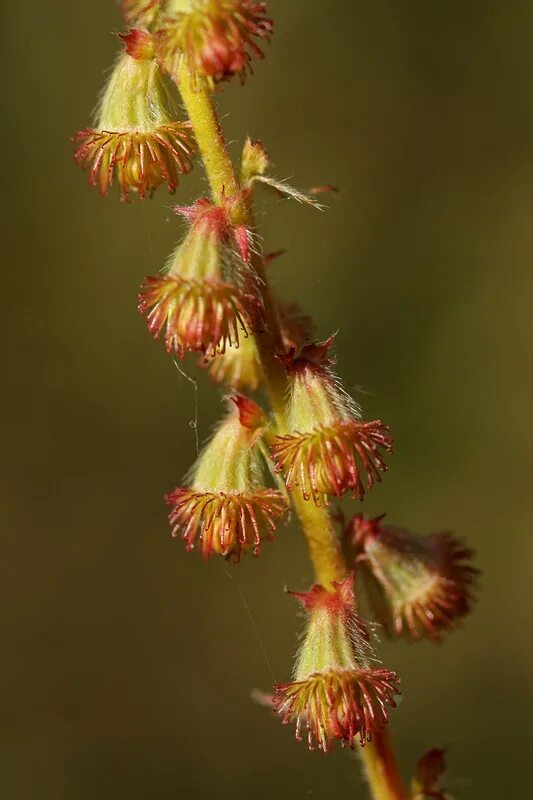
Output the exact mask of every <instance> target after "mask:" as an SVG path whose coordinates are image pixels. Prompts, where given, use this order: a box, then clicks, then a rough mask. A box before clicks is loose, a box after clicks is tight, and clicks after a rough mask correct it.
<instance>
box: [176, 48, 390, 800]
mask: <svg viewBox="0 0 533 800" xmlns="http://www.w3.org/2000/svg"><path fill="white" fill-rule="evenodd" d="M177 85H178V88H179V90H180V93H181V97H182V100H183V103H184V105H185V108H186V110H187V114H188V116H189V119H190V121H191V123H192V126H193V129H194V133H195V136H196V141H197V143H198V148H199V151H200V155H201V157H202V159H203V162H204V167H205V171H206V174H207V178H208V180H209V184H210V187H211V192H212V194H213V198H214V200H215V202H217V203H220V202H222V201H223V200H224V199H228V198H232V199H233V201H234V202H233V203H232V213H233V215H234V221H235V222H236V223H238V224H244V225H246V226H247V227H248V228H249V229H250V230H251V231H254V229H255V220H254V215H253V210H252V207H251V204H250V201H249V198H248V197H247V196H246V194H245V193H244V192H242V190H241V187H240V184H239V181H238V179H237V176H236V174H235V170H234V169H233V165H232V163H231V159H230V156H229V153H228V148H227V145H226V142H225V139H224V135H223V133H222V128H221V126H220V122H219V120H218V117H217V113H216V110H215V107H214V104H213V100H212V98H211V95H210V94H209V92H208V91H207V90H203V89H199V88H198V87H193V85H192V82H191V78H190V74H189V72H188V69H187V67H186V65H185V63H184V64H183V65H182V66H181V68H180V72H179V75H178V80H177ZM253 267H254V269H255V271H256V272H257V274H258V276H259V279H260V284H261V293H262V299H263V304H264V308H265V319H266V326H265V330H264V331H262V332H259V333H256V334H255V338H256V341H257V345H258V349H259V355H260V358H261V365H262V368H263V373H264V378H265V388H266V393H267V395H268V398H269V401H270V404H271V407H272V411H273V413H274V416H275V419H276V423H277V428H278V432H279V433H281V434H283V433H286V432H287V420H286V414H285V398H286V393H287V379H286V375H285V370H284V368H283V366H282V364H281V363H280V361H279V359H278V358H277V356H276V353H277V352H279V350H280V347H281V331H280V326H279V318H278V314H277V311H276V306H275V303H274V300H273V298H272V295H271V292H270V287H269V282H268V277H267V275H266V273H265V268H264V265H263V262H262V259H261V256H260V255H259V254H258V253H254V254H253ZM292 500H293V504H294V506H295V509H296V512H297V514H298V518H299V520H300V524H301V526H302V529H303V532H304V534H305V537H306V539H307V544H308V547H309V554H310V557H311V560H312V562H313V567H314V571H315V576H316V580H317V582H318V583H320V584H322V585H323V586H325V587H326V588H331V586H332V583H333V581H339V580H342V578H344V577H345V575H346V572H347V568H346V563H345V561H344V558H343V555H342V552H341V548H340V545H339V541H338V537H337V535H336V533H335V529H334V525H333V520H332V519H331V515H330V514H329V512H328V510H327V508H325V507H324V506H316V505H315V504H314V503H313V502H312V501H310V500H304V498H303V497H302V495H301V493H300V492H295V493H294V494H293V496H292ZM360 752H361V758H362V761H363V764H364V769H365V773H366V776H367V780H368V784H369V786H370V790H371V793H372V796H373V798H374V800H404V798H405V793H404V791H403V788H402V785H401V780H400V777H399V773H398V769H397V766H396V761H395V758H394V754H393V752H392V749H391V746H390V743H389V740H388V738H387V736H386V735H385V734H383V733H382V734H379V735H378V736H377V737H376V740H375V742H374V743H371V744H367V745H366V746H365V747H364V748H360Z"/></svg>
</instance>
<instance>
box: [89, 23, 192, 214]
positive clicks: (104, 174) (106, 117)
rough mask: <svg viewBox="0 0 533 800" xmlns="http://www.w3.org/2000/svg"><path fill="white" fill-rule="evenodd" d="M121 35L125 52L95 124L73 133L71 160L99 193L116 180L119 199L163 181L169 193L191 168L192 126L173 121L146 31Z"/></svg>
mask: <svg viewBox="0 0 533 800" xmlns="http://www.w3.org/2000/svg"><path fill="white" fill-rule="evenodd" d="M122 38H123V41H124V43H125V46H126V52H125V53H123V54H122V55H121V57H120V58H119V60H118V62H117V64H116V66H115V68H114V70H113V73H112V75H111V79H110V81H109V83H108V85H107V88H106V90H105V93H104V95H103V98H102V102H101V106H100V113H99V120H98V124H97V126H96V127H95V128H85V129H84V130H82V131H80V132H79V133H77V134H76V136H75V137H74V141H75V143H76V144H77V149H76V153H75V159H76V161H77V163H78V164H79V166H80V167H82V168H83V169H87V170H89V183H90V184H91V186H97V187H98V188H99V190H100V193H101V194H103V195H105V194H107V190H108V187H109V186H111V184H112V183H113V180H115V179H116V180H117V182H118V184H119V186H120V190H121V199H122V200H128V199H129V196H130V192H134V193H136V194H138V195H139V197H141V198H144V197H145V196H146V195H147V194H148V195H151V194H152V192H153V191H154V190H155V189H157V187H158V186H160V185H161V184H162V183H165V182H166V183H167V184H168V188H169V191H170V192H174V190H175V189H176V186H177V185H178V180H179V176H180V175H182V174H183V173H186V172H190V171H191V169H192V164H191V155H192V153H193V151H194V145H193V140H192V136H191V125H190V123H188V122H177V121H176V120H175V114H174V110H173V107H172V101H171V99H170V96H169V95H168V93H167V90H166V87H165V85H164V83H163V80H162V77H161V74H160V70H159V67H158V66H157V64H156V63H155V61H152V60H151V58H150V53H151V37H150V35H149V34H148V33H146V32H143V31H138V30H132V31H130V32H129V33H128V34H126V35H124V36H123V37H122Z"/></svg>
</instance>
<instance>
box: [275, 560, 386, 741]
mask: <svg viewBox="0 0 533 800" xmlns="http://www.w3.org/2000/svg"><path fill="white" fill-rule="evenodd" d="M295 596H296V597H297V598H298V600H300V602H301V603H302V605H303V606H304V608H305V610H306V611H307V613H308V615H309V619H308V627H307V631H306V633H305V636H304V638H303V640H302V644H301V647H300V650H299V652H298V655H297V659H296V665H295V669H294V677H293V680H292V681H291V682H290V683H282V684H278V685H277V686H275V687H274V698H273V706H274V709H275V711H276V712H277V713H278V715H279V716H280V717H281V720H282V722H283V723H285V724H286V723H289V722H295V723H296V738H297V739H298V740H301V738H302V737H301V730H302V726H305V727H306V728H307V740H308V745H309V749H310V750H313V749H314V748H315V747H318V748H319V749H320V750H322V751H324V752H326V751H327V750H329V748H330V747H331V745H332V743H333V741H334V740H335V739H337V740H339V741H340V742H341V743H342V744H343V745H348V746H350V747H353V746H354V743H355V738H356V737H358V738H359V742H360V744H361V745H364V744H365V742H369V741H371V739H372V737H373V735H374V734H375V733H376V732H377V731H379V730H381V729H382V728H383V726H384V725H385V724H386V723H387V721H388V708H394V707H395V706H396V701H395V699H394V698H395V695H397V694H399V689H398V684H399V680H398V677H397V676H396V674H395V673H394V672H391V671H390V670H387V669H382V668H378V667H376V666H375V659H374V655H373V650H372V647H371V644H370V641H369V636H368V633H367V631H366V628H365V626H364V624H363V623H362V621H361V620H360V619H359V617H358V616H357V614H356V612H355V600H354V592H353V574H350V575H348V576H347V577H346V578H345V579H344V580H343V581H341V582H339V583H335V584H334V586H333V590H332V591H327V590H326V589H324V588H323V587H322V586H319V585H315V586H313V588H312V589H311V590H310V591H309V592H305V593H296V594H295Z"/></svg>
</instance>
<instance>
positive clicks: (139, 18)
mask: <svg viewBox="0 0 533 800" xmlns="http://www.w3.org/2000/svg"><path fill="white" fill-rule="evenodd" d="M159 6H160V0H122V13H123V14H124V19H125V20H126V22H129V24H130V25H144V26H145V27H149V26H150V25H151V24H152V22H153V21H154V19H155V17H156V15H157V12H158V11H159Z"/></svg>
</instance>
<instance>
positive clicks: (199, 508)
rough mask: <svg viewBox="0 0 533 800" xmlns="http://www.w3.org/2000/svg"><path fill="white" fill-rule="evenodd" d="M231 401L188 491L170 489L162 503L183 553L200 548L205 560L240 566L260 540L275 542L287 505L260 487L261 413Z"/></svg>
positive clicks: (255, 550)
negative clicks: (217, 556)
mask: <svg viewBox="0 0 533 800" xmlns="http://www.w3.org/2000/svg"><path fill="white" fill-rule="evenodd" d="M230 400H231V405H232V406H233V408H231V409H230V412H229V414H228V416H227V417H226V418H225V419H224V420H223V421H222V423H221V425H220V427H219V428H218V430H217V431H216V433H215V435H214V436H213V438H212V439H211V441H210V442H209V443H208V445H207V446H206V447H205V449H204V451H203V452H202V453H201V454H200V457H199V459H198V461H197V463H196V465H195V467H194V469H193V471H192V476H193V477H192V481H191V484H190V486H185V487H181V486H180V487H178V488H177V489H175V490H174V491H173V492H171V493H170V494H169V495H168V496H167V503H168V505H169V506H170V507H171V511H170V514H169V520H170V524H171V526H172V535H173V536H177V535H178V534H180V535H181V536H182V538H183V539H184V540H185V544H186V549H187V550H188V551H190V550H193V549H194V547H195V546H196V544H197V543H199V545H200V549H201V552H202V555H203V556H204V558H206V559H207V558H209V556H210V555H211V554H212V553H219V554H220V555H223V556H227V557H231V558H232V559H233V560H235V561H239V559H240V557H241V554H242V553H243V552H244V551H246V550H249V549H250V548H251V549H252V551H253V554H254V555H258V554H259V552H260V549H261V540H262V538H263V537H264V536H266V538H268V539H270V540H272V539H273V538H274V537H273V534H274V531H275V529H276V526H277V523H278V522H279V520H280V519H281V517H283V515H284V514H285V512H286V510H287V505H286V502H285V499H284V497H283V495H282V494H281V492H279V491H276V490H274V489H269V488H266V487H265V486H264V483H263V478H262V461H261V458H262V457H261V450H260V447H259V438H260V435H261V427H260V426H261V425H262V424H263V423H264V414H263V412H262V411H261V409H260V408H259V407H258V406H256V404H255V403H253V402H252V401H251V400H248V399H247V398H244V397H237V398H230ZM243 421H244V424H243Z"/></svg>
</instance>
